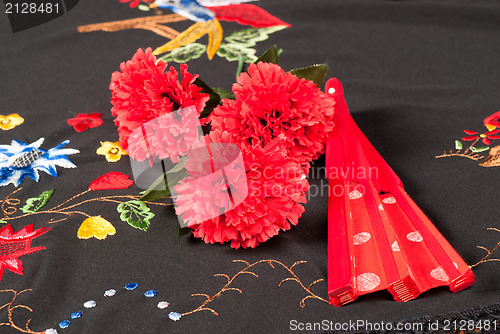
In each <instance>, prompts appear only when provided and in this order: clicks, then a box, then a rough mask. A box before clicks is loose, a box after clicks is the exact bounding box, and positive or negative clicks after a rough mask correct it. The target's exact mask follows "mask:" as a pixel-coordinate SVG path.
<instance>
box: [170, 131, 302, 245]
mask: <svg viewBox="0 0 500 334" xmlns="http://www.w3.org/2000/svg"><path fill="white" fill-rule="evenodd" d="M206 138H207V142H208V143H209V144H210V143H221V142H225V143H231V144H236V142H235V140H234V137H233V136H231V135H230V134H229V133H228V132H221V131H218V130H215V131H211V132H210V134H209V135H207V136H206ZM242 154H243V160H244V169H245V173H246V180H245V179H244V178H235V177H233V175H230V174H232V173H233V172H237V171H233V170H231V169H229V170H227V169H226V174H228V175H227V177H228V179H232V180H234V182H233V183H232V187H231V189H237V188H238V187H239V186H241V185H240V184H239V183H240V182H245V181H246V182H247V190H248V195H247V197H246V198H245V199H244V200H243V201H242V202H241V204H239V205H237V206H235V207H234V208H233V209H232V210H229V211H227V212H225V213H223V214H221V215H218V216H215V217H214V218H212V219H208V220H205V221H203V222H200V221H196V220H197V219H198V218H199V217H202V216H203V214H205V213H207V212H208V214H211V211H215V212H217V211H218V210H220V209H221V210H223V211H222V212H224V211H226V210H224V209H225V208H227V207H228V206H229V205H230V204H229V203H228V200H227V192H228V187H229V186H228V184H227V183H226V182H220V180H219V179H217V178H213V180H210V181H214V182H213V184H210V185H209V186H207V184H206V182H207V180H208V179H209V178H195V177H193V176H189V177H187V178H185V179H183V180H181V181H180V182H179V183H178V184H177V185H176V186H175V187H174V189H175V192H176V195H177V196H176V213H177V215H179V216H181V218H182V219H183V221H184V222H186V223H187V224H188V226H189V227H191V228H193V234H194V236H195V237H197V238H201V239H203V240H204V241H205V242H206V243H211V244H213V243H216V242H217V243H224V242H231V247H233V248H239V247H243V248H247V247H252V248H253V247H255V246H257V245H259V244H260V243H262V242H265V241H266V240H268V239H269V238H271V237H273V236H275V235H277V234H278V233H279V231H280V230H281V231H285V230H289V229H290V227H291V224H292V225H297V223H298V219H299V217H300V216H301V215H302V213H303V212H304V207H303V206H302V205H301V204H302V203H305V202H306V196H305V195H306V193H307V191H308V189H309V183H308V181H307V179H306V178H305V175H304V172H303V170H302V168H301V166H300V164H298V163H297V162H294V161H292V160H291V159H290V158H289V157H288V156H287V151H286V142H285V141H284V139H283V138H276V139H275V140H272V141H271V142H270V143H269V144H268V145H266V146H265V147H261V146H258V145H257V146H254V147H251V146H248V147H245V148H243V150H242ZM191 159H194V161H190V160H191ZM196 159H197V156H196V155H193V156H190V155H188V161H187V162H186V168H187V170H188V172H190V173H192V174H193V175H196V173H197V172H196V170H197V169H196V166H197V165H199V164H198V163H197V161H196ZM191 167H192V168H191ZM236 174H238V175H241V174H239V173H236ZM204 189H210V191H204ZM194 190H196V191H194ZM186 194H188V195H186ZM233 197H234V194H233Z"/></svg>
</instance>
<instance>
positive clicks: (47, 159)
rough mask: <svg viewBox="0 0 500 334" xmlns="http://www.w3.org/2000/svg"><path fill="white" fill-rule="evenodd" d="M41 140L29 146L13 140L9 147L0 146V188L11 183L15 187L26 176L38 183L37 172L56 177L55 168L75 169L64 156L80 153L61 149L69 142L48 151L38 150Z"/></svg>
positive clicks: (66, 141)
mask: <svg viewBox="0 0 500 334" xmlns="http://www.w3.org/2000/svg"><path fill="white" fill-rule="evenodd" d="M43 140H44V139H43V138H40V139H38V140H37V141H36V142H34V143H32V144H29V145H28V144H26V143H23V142H21V141H18V140H13V141H12V143H11V145H0V186H6V185H8V184H10V183H12V184H14V185H15V186H16V187H17V186H18V185H19V184H21V182H23V180H24V178H25V177H26V176H29V177H30V178H32V179H33V180H35V181H37V182H38V180H39V178H40V176H39V175H38V171H44V172H45V173H47V174H49V175H52V176H55V177H57V171H56V166H59V167H64V168H76V165H75V164H73V163H72V162H71V161H70V160H69V159H68V158H67V157H66V155H69V154H76V153H80V151H78V150H75V149H72V148H66V149H61V147H63V146H64V145H66V144H68V143H69V140H65V141H63V142H62V143H61V144H59V145H57V146H56V147H54V148H51V149H50V150H48V151H45V150H42V149H41V148H40V145H42V143H43Z"/></svg>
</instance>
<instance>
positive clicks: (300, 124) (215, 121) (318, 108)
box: [211, 62, 335, 164]
mask: <svg viewBox="0 0 500 334" xmlns="http://www.w3.org/2000/svg"><path fill="white" fill-rule="evenodd" d="M237 81H238V82H237V83H235V84H234V85H233V92H234V93H235V98H236V99H235V100H223V104H222V105H221V106H219V107H217V108H216V109H214V111H213V113H212V116H211V120H212V128H213V129H220V130H222V131H228V132H229V133H231V134H232V135H233V136H234V137H235V138H237V140H236V141H237V142H241V143H242V145H243V146H244V145H248V146H254V145H260V146H265V145H266V144H268V143H269V142H271V141H272V140H273V139H274V138H277V137H279V136H283V137H284V139H285V144H284V146H285V147H286V149H287V151H288V154H289V155H290V156H291V157H292V158H293V159H294V161H296V162H299V163H302V164H304V163H308V162H310V161H312V160H313V159H316V158H317V157H318V156H319V155H321V154H322V153H324V144H325V141H326V137H327V135H328V132H330V131H331V130H332V128H333V126H334V124H333V121H332V117H333V112H334V108H333V106H334V104H335V101H334V100H333V98H332V97H330V96H328V95H327V94H325V93H323V92H321V91H320V89H319V88H317V87H316V85H315V84H314V83H313V82H312V81H308V80H305V79H299V78H297V77H296V76H295V75H293V74H290V73H286V72H285V71H284V70H283V69H282V68H281V67H279V66H278V65H275V64H271V63H262V62H260V63H258V64H257V65H255V64H251V65H250V67H249V68H248V73H243V74H241V75H240V76H239V78H238V80H237Z"/></svg>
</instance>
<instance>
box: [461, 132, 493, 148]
mask: <svg viewBox="0 0 500 334" xmlns="http://www.w3.org/2000/svg"><path fill="white" fill-rule="evenodd" d="M464 132H465V134H468V135H469V136H467V137H463V138H462V140H465V141H473V140H479V139H482V141H483V143H484V144H485V145H491V140H490V139H500V135H497V133H499V132H500V129H497V130H492V131H488V132H485V133H483V134H479V132H476V131H470V130H464Z"/></svg>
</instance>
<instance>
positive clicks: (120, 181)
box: [89, 172, 134, 190]
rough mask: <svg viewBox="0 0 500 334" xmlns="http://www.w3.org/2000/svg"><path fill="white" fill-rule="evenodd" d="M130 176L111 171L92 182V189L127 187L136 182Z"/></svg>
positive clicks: (90, 187)
mask: <svg viewBox="0 0 500 334" xmlns="http://www.w3.org/2000/svg"><path fill="white" fill-rule="evenodd" d="M129 177H130V176H128V175H125V174H123V173H120V172H109V173H107V174H104V175H103V176H100V177H98V178H97V179H95V180H94V181H92V182H91V183H90V186H89V189H90V190H109V189H127V188H128V187H130V186H131V185H133V184H134V181H133V180H130V179H129Z"/></svg>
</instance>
